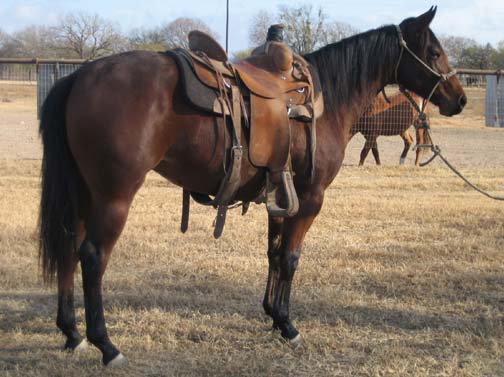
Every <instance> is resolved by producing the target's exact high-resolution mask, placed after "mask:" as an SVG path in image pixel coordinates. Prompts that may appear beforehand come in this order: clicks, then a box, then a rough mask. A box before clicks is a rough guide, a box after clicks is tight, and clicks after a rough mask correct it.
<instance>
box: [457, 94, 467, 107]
mask: <svg viewBox="0 0 504 377" xmlns="http://www.w3.org/2000/svg"><path fill="white" fill-rule="evenodd" d="M466 104H467V97H466V95H465V94H462V95H461V96H460V98H459V105H460V107H462V108H464V106H465V105H466Z"/></svg>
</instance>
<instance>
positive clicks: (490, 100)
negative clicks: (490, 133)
mask: <svg viewBox="0 0 504 377" xmlns="http://www.w3.org/2000/svg"><path fill="white" fill-rule="evenodd" d="M485 124H486V126H487V127H498V114H497V77H496V76H487V87H486V100H485Z"/></svg>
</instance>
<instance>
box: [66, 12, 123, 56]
mask: <svg viewBox="0 0 504 377" xmlns="http://www.w3.org/2000/svg"><path fill="white" fill-rule="evenodd" d="M56 31H57V37H58V41H59V43H60V48H62V49H64V50H66V51H68V52H71V53H72V54H75V56H77V57H79V58H81V59H94V58H97V57H100V56H103V55H108V54H111V53H114V52H118V51H121V50H123V49H124V47H125V39H124V38H123V37H122V36H121V34H120V32H119V31H118V28H117V27H116V26H115V25H114V24H112V23H111V22H109V21H107V20H105V19H103V18H101V17H100V16H99V15H98V14H88V13H83V12H80V13H70V14H67V15H66V16H65V17H63V18H61V19H60V21H59V24H58V26H57V27H56Z"/></svg>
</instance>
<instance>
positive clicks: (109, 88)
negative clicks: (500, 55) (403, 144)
mask: <svg viewBox="0 0 504 377" xmlns="http://www.w3.org/2000/svg"><path fill="white" fill-rule="evenodd" d="M435 11H436V10H435V9H434V8H432V9H431V10H429V11H428V12H426V13H425V14H423V15H421V16H419V17H417V18H409V19H406V20H404V21H403V22H402V23H401V24H400V28H399V27H397V26H385V27H381V28H379V29H376V30H371V31H368V32H366V33H363V34H359V35H356V36H354V37H351V38H349V39H346V40H343V41H341V42H339V43H336V44H332V45H328V46H325V47H323V48H322V49H320V50H318V51H316V52H313V53H311V54H308V55H306V56H305V58H306V59H307V61H308V62H309V63H310V64H312V66H313V68H314V70H315V71H316V72H318V75H319V77H320V81H321V84H322V87H323V94H324V101H325V109H327V110H326V112H325V113H324V114H323V116H321V117H320V119H319V120H318V128H317V140H318V141H319V142H318V145H317V152H316V160H315V166H316V169H315V176H314V179H313V180H310V179H309V175H310V169H311V163H310V159H309V157H308V155H309V152H308V153H307V151H309V145H310V132H309V129H308V125H307V124H306V123H302V122H293V123H292V153H291V158H292V169H293V170H294V172H295V173H296V175H295V179H294V184H295V188H296V191H297V194H298V197H299V211H298V213H297V214H296V215H295V216H293V217H291V218H273V217H271V216H270V217H269V235H268V237H269V247H268V258H269V273H268V281H267V285H266V293H265V296H264V302H263V306H264V310H265V311H266V313H267V314H268V315H270V316H271V317H272V319H273V326H274V328H276V329H279V330H280V331H281V335H282V336H283V338H285V339H286V340H289V341H292V342H293V343H296V342H298V341H299V340H300V336H299V333H298V331H297V330H296V328H295V327H294V326H293V325H292V323H291V320H290V318H289V297H290V291H291V284H292V279H293V276H294V273H295V271H296V268H297V266H298V260H299V257H300V254H301V247H302V244H303V240H304V237H305V234H306V232H307V231H308V229H309V228H310V226H311V225H312V223H313V220H314V219H315V217H316V216H317V214H318V213H319V211H320V209H321V206H322V202H323V199H324V190H325V189H326V188H327V187H328V186H329V185H330V183H331V182H332V181H333V179H334V178H335V177H336V174H337V173H338V171H339V169H340V167H341V164H342V161H343V157H344V154H345V147H346V145H347V143H348V141H349V139H350V136H351V128H352V125H353V124H355V122H356V121H357V119H358V118H359V116H360V115H361V113H362V112H363V111H364V109H365V108H366V107H367V106H368V105H369V104H370V103H371V102H372V100H373V99H374V97H375V96H376V94H377V93H378V92H379V91H380V89H381V88H383V87H384V86H385V85H387V84H390V83H393V82H396V81H397V82H399V83H400V84H402V85H404V87H406V88H407V89H409V90H412V91H415V92H416V93H418V94H419V95H421V96H423V97H428V96H429V93H430V91H432V90H433V88H435V86H436V85H437V84H438V83H439V86H438V87H437V89H436V90H435V92H434V94H433V96H432V98H431V101H432V102H433V103H434V104H436V105H437V106H439V109H440V112H441V113H442V114H444V115H448V116H451V115H454V114H458V113H459V112H461V111H462V108H463V107H464V105H465V103H466V97H465V94H464V91H463V89H462V87H461V85H460V83H459V82H458V80H457V78H456V77H450V78H447V77H446V76H443V75H444V73H446V72H449V71H450V70H451V68H450V66H449V64H448V61H447V58H446V55H445V54H444V52H443V49H442V47H441V45H440V43H439V42H438V40H437V39H436V37H435V36H434V34H433V32H432V31H431V30H430V28H429V25H430V23H431V21H432V19H433V17H434V15H435ZM403 38H404V41H405V42H407V44H408V46H409V48H410V51H407V50H406V47H405V46H404V44H403V43H401V42H402V41H403ZM415 56H418V57H419V59H421V62H423V63H421V62H420V61H419V60H417V59H416V58H415ZM424 64H426V65H424ZM439 74H442V77H443V80H442V82H441V81H440V75H439ZM228 126H229V125H228ZM228 132H229V129H222V128H219V127H218V125H217V122H216V120H215V118H214V116H213V115H209V114H207V113H203V112H200V111H197V110H195V109H193V108H191V107H190V106H189V105H188V104H187V103H186V101H185V100H184V96H183V93H182V88H181V84H180V80H179V71H178V69H177V66H176V65H175V62H174V61H173V60H172V59H170V58H169V57H167V56H166V55H164V54H157V53H152V52H128V53H124V54H120V55H115V56H111V57H108V58H104V59H101V60H97V61H94V62H91V63H89V64H86V65H84V66H83V67H82V68H81V69H79V70H78V71H77V72H75V73H74V74H72V75H71V76H68V77H67V78H65V79H63V80H61V81H59V82H58V83H57V84H56V85H55V86H54V88H53V89H52V90H51V92H50V94H49V96H48V97H47V100H46V101H45V104H44V108H43V113H42V119H41V124H40V133H41V135H42V141H43V145H44V155H43V162H42V199H41V217H40V240H41V241H40V256H41V261H42V267H43V271H44V276H45V278H46V279H47V280H48V281H51V279H53V277H54V275H55V274H57V282H58V315H57V321H56V323H57V325H58V327H59V328H60V329H61V331H62V332H63V333H64V334H65V335H66V344H65V347H66V348H68V349H76V348H81V347H83V346H84V345H85V344H86V343H85V340H83V338H82V336H81V335H80V334H79V332H78V331H77V328H76V321H75V313H74V298H73V297H74V292H73V291H74V272H75V269H76V266H77V263H78V262H79V261H80V264H81V268H82V280H83V289H84V304H85V305H84V306H85V311H86V336H87V339H88V340H89V341H90V342H91V343H92V344H93V345H95V346H96V347H98V348H99V349H100V351H101V352H102V355H103V362H104V364H105V365H120V364H123V363H124V362H125V360H126V359H125V358H124V356H123V355H122V354H121V353H120V352H119V350H118V349H117V348H116V347H115V346H114V345H113V344H112V342H111V341H110V339H109V337H108V334H107V330H106V326H105V318H104V311H103V305H102V277H103V274H104V272H105V269H106V267H107V263H108V261H109V258H110V255H111V252H112V249H113V247H114V245H115V244H116V241H117V239H118V238H119V236H120V234H121V232H122V230H123V227H124V225H125V223H126V218H127V216H128V211H129V209H130V205H131V202H132V200H133V197H134V196H135V193H136V192H137V190H138V189H139V188H140V186H141V185H142V183H143V182H144V179H145V176H146V174H147V173H148V172H149V171H150V170H152V169H153V170H155V171H156V172H158V173H159V174H161V175H162V176H163V177H165V178H166V179H168V180H170V181H171V182H173V183H175V184H177V185H179V186H181V187H184V188H186V189H189V190H191V191H194V192H198V193H207V194H211V195H215V193H216V191H217V189H218V187H219V183H220V181H221V179H222V178H223V176H224V171H223V159H224V158H225V153H229V145H230V142H229V135H228V136H226V135H225V134H226V133H228ZM242 132H243V135H242V136H243V137H242V140H247V138H248V132H246V130H242ZM226 140H227V142H228V145H227V146H228V148H227V152H226V151H225V150H224V145H225V144H224V142H225V141H226ZM244 148H245V149H244V158H243V159H242V175H241V186H240V189H239V191H238V193H237V195H236V199H237V200H243V201H250V200H252V199H254V198H256V197H257V195H258V194H259V192H260V191H261V188H262V187H263V184H264V183H263V182H264V178H265V172H264V170H263V169H257V168H256V167H254V166H252V165H251V164H250V162H249V160H248V158H246V157H245V156H247V148H246V145H245V146H244Z"/></svg>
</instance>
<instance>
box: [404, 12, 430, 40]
mask: <svg viewBox="0 0 504 377" xmlns="http://www.w3.org/2000/svg"><path fill="white" fill-rule="evenodd" d="M436 11H437V6H432V7H431V8H430V9H429V10H428V11H427V12H425V13H424V14H421V15H420V16H418V17H416V18H411V19H409V20H406V21H409V22H407V24H408V25H407V28H408V31H409V32H410V33H412V34H416V35H419V34H421V33H422V32H424V31H425V30H427V28H428V27H429V25H430V24H431V22H432V20H433V19H434V16H435V15H436Z"/></svg>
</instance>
